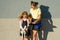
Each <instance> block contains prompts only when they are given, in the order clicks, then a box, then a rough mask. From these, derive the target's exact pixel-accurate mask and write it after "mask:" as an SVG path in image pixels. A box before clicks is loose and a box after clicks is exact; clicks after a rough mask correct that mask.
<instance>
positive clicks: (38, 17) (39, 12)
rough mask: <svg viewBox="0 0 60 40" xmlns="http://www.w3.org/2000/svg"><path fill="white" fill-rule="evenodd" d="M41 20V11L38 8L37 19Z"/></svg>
mask: <svg viewBox="0 0 60 40" xmlns="http://www.w3.org/2000/svg"><path fill="white" fill-rule="evenodd" d="M40 18H41V9H40V8H38V16H37V19H40Z"/></svg>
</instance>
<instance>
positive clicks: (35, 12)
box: [30, 1, 41, 40]
mask: <svg viewBox="0 0 60 40" xmlns="http://www.w3.org/2000/svg"><path fill="white" fill-rule="evenodd" d="M37 5H38V2H34V1H31V9H30V14H31V15H32V18H33V19H32V20H33V21H32V24H33V29H32V31H33V40H37V33H38V29H39V28H40V27H41V24H40V19H41V10H40V8H38V7H37Z"/></svg>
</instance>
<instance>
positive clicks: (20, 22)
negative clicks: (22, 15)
mask: <svg viewBox="0 0 60 40" xmlns="http://www.w3.org/2000/svg"><path fill="white" fill-rule="evenodd" d="M19 25H20V29H22V30H23V28H22V20H20V21H19Z"/></svg>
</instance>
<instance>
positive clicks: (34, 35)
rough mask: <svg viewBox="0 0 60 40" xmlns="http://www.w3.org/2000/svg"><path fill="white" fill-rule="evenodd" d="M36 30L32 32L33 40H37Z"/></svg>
mask: <svg viewBox="0 0 60 40" xmlns="http://www.w3.org/2000/svg"><path fill="white" fill-rule="evenodd" d="M37 33H38V31H37V30H33V40H37Z"/></svg>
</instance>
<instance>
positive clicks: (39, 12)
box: [30, 8, 41, 19]
mask: <svg viewBox="0 0 60 40" xmlns="http://www.w3.org/2000/svg"><path fill="white" fill-rule="evenodd" d="M30 13H31V15H32V18H34V19H37V17H38V15H40V14H41V10H40V8H37V9H35V10H33V9H32V8H31V9H30Z"/></svg>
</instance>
